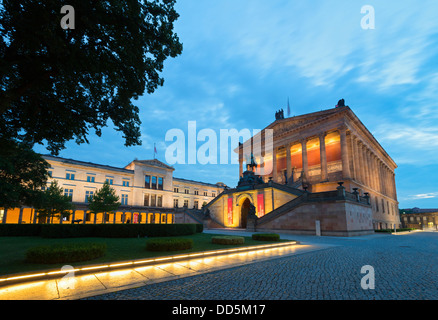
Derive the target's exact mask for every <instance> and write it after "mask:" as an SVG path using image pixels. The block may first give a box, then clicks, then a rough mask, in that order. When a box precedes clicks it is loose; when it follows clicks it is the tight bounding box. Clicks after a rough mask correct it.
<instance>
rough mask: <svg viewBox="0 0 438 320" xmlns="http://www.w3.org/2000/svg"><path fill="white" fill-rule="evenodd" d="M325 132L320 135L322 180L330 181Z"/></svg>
mask: <svg viewBox="0 0 438 320" xmlns="http://www.w3.org/2000/svg"><path fill="white" fill-rule="evenodd" d="M326 135H327V134H326V133H325V132H323V133H321V134H320V135H319V154H320V159H321V181H322V182H324V181H328V169H327V152H326V149H325V136H326Z"/></svg>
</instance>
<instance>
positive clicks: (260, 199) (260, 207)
mask: <svg viewBox="0 0 438 320" xmlns="http://www.w3.org/2000/svg"><path fill="white" fill-rule="evenodd" d="M264 215H265V195H264V194H263V193H259V194H258V195H257V217H259V218H261V217H263V216H264Z"/></svg>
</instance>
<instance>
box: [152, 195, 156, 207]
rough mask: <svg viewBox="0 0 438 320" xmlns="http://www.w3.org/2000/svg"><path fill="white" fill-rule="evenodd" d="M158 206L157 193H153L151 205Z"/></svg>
mask: <svg viewBox="0 0 438 320" xmlns="http://www.w3.org/2000/svg"><path fill="white" fill-rule="evenodd" d="M156 206H157V195H155V194H152V195H151V207H156Z"/></svg>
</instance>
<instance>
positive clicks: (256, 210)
mask: <svg viewBox="0 0 438 320" xmlns="http://www.w3.org/2000/svg"><path fill="white" fill-rule="evenodd" d="M268 132H269V135H270V137H271V139H266V136H267V134H268ZM258 135H259V136H258ZM258 135H255V136H253V137H252V138H250V139H249V140H247V141H244V142H243V143H239V145H238V146H236V149H235V152H236V153H238V155H239V176H237V170H236V178H238V179H236V180H238V183H237V185H236V187H234V188H230V187H228V186H226V185H224V184H223V183H216V184H210V183H204V182H198V181H191V180H186V179H181V178H176V177H174V176H173V172H174V168H173V167H171V166H168V165H167V164H165V163H163V162H161V161H159V160H157V159H154V160H134V161H132V162H131V163H129V164H128V165H126V166H125V167H123V168H118V167H111V166H107V165H102V164H95V163H88V162H83V161H78V160H73V159H64V158H59V157H52V156H44V158H45V159H46V160H47V161H48V162H49V164H50V165H51V168H50V172H49V173H50V176H51V178H50V179H49V182H48V185H49V184H50V182H51V181H52V180H57V181H58V182H59V185H60V186H62V187H63V189H64V193H65V194H66V195H68V196H70V197H71V198H72V201H73V202H74V204H75V205H76V209H75V210H74V211H73V212H72V215H70V217H68V218H67V219H60V220H59V219H58V220H55V221H53V222H52V223H74V222H76V223H127V222H128V221H129V222H130V223H202V224H204V227H205V228H239V229H242V228H243V229H247V230H250V231H270V232H271V231H272V232H273V231H275V232H286V233H298V234H312V235H315V234H316V235H333V236H354V235H364V234H370V233H374V230H376V229H389V228H391V229H392V228H394V227H399V226H400V216H399V210H398V201H397V192H396V185H395V173H394V171H395V169H396V168H397V165H396V163H395V162H394V160H393V159H392V158H391V157H390V156H389V155H388V153H387V152H386V151H385V150H384V149H383V147H382V146H381V145H380V144H379V142H378V141H377V140H376V138H375V137H374V136H373V135H372V134H371V132H370V131H369V130H368V129H367V128H366V127H365V125H364V124H363V123H362V122H361V121H360V120H359V118H358V117H357V116H356V115H355V114H354V112H353V111H352V110H351V109H350V107H348V106H345V104H344V102H343V100H341V101H340V102H339V103H338V106H336V107H335V108H332V109H328V110H323V111H319V112H314V113H309V114H305V115H300V116H295V117H290V118H285V117H284V113H283V112H277V114H276V118H275V121H274V122H273V123H271V124H269V125H268V126H267V127H266V128H265V129H263V130H261V131H260V133H258ZM256 140H257V141H262V146H261V149H262V150H264V151H263V152H262V153H260V154H257V152H254V148H252V147H253V146H254V143H255V141H256ZM267 141H269V142H267ZM267 144H269V145H267ZM236 169H237V168H236ZM105 181H108V183H109V184H110V185H111V186H112V187H113V188H114V189H115V190H116V193H117V194H118V195H119V197H120V201H121V206H120V208H119V209H118V210H117V212H114V213H109V214H107V216H105V217H103V215H97V214H96V215H94V214H92V213H90V212H89V210H88V203H87V199H89V197H90V196H93V194H94V193H95V192H96V191H97V190H98V189H99V188H100V187H101V186H102V185H103V183H104V182H105ZM38 222H40V221H37V215H36V214H35V210H34V209H33V208H26V207H22V208H15V209H9V210H6V209H0V223H38Z"/></svg>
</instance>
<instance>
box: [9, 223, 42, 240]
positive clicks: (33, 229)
mask: <svg viewBox="0 0 438 320" xmlns="http://www.w3.org/2000/svg"><path fill="white" fill-rule="evenodd" d="M40 232H41V225H40V224H10V223H5V224H2V223H0V237H36V236H39V235H40Z"/></svg>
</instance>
